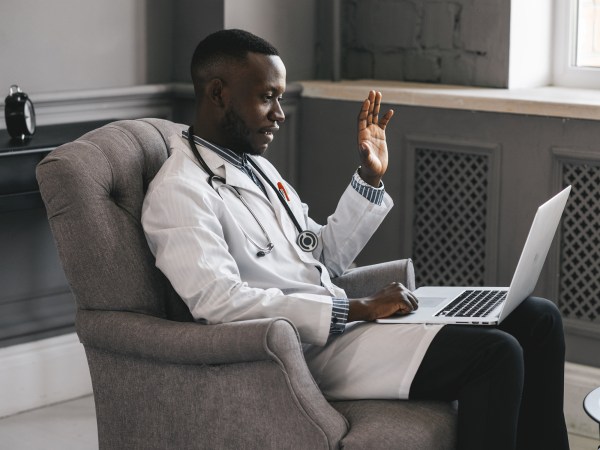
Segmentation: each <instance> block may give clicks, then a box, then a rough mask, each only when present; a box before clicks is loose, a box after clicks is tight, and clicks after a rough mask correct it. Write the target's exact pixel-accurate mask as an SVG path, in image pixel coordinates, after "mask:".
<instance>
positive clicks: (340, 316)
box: [329, 298, 350, 334]
mask: <svg viewBox="0 0 600 450" xmlns="http://www.w3.org/2000/svg"><path fill="white" fill-rule="evenodd" d="M331 300H332V302H333V308H332V309H331V325H330V327H329V333H330V334H342V333H343V332H344V330H345V329H346V322H348V310H349V309H350V305H349V302H348V299H347V298H332V299H331Z"/></svg>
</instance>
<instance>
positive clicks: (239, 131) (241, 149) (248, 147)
mask: <svg viewBox="0 0 600 450" xmlns="http://www.w3.org/2000/svg"><path fill="white" fill-rule="evenodd" d="M222 127H223V130H224V131H225V132H226V133H227V134H228V137H229V140H230V142H231V143H230V147H229V149H230V150H233V151H234V152H236V153H237V154H238V155H242V154H244V153H247V154H249V155H261V154H262V152H261V151H260V150H258V149H255V148H254V147H253V145H252V142H251V141H250V136H251V135H252V133H251V131H250V129H249V128H248V127H247V126H246V123H245V122H244V120H243V119H242V118H241V117H240V116H239V115H238V114H237V113H236V112H235V111H234V110H233V108H229V109H228V110H227V111H226V112H225V117H224V118H223V122H222Z"/></svg>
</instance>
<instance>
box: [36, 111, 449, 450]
mask: <svg viewBox="0 0 600 450" xmlns="http://www.w3.org/2000/svg"><path fill="white" fill-rule="evenodd" d="M181 129H182V126H181V125H177V124H174V123H171V122H168V121H166V120H160V119H141V120H127V121H119V122H114V123H112V124H109V125H106V126H104V127H102V128H99V129H97V130H94V131H92V132H90V133H87V134H86V135H84V136H82V137H81V138H79V139H78V140H76V141H74V142H71V143H68V144H65V145H63V146H61V147H60V148H58V149H56V150H54V151H53V152H52V153H51V154H49V155H48V156H47V157H46V158H45V159H44V160H43V161H42V162H41V163H40V164H39V166H38V168H37V178H38V182H39V185H40V192H41V194H42V197H43V199H44V202H45V205H46V208H47V213H48V218H49V221H50V226H51V229H52V233H53V236H54V238H55V241H56V245H57V248H58V252H59V256H60V259H61V262H62V264H63V268H64V271H65V274H66V276H67V279H68V280H69V283H70V286H71V289H72V291H73V293H74V295H75V298H76V301H77V306H78V310H77V318H76V327H77V333H78V335H79V338H80V340H81V342H82V343H83V345H84V348H85V351H86V356H87V359H88V365H89V368H90V373H91V377H92V385H93V390H94V399H95V404H96V417H97V422H98V440H99V446H100V448H101V449H121V448H122V449H125V448H127V449H154V448H157V449H158V448H161V449H164V448H173V449H188V448H207V449H225V448H246V449H284V448H290V449H292V448H293V449H311V450H312V449H334V448H345V449H366V448H369V449H384V448H399V449H410V450H416V449H424V450H425V449H427V450H430V449H434V448H435V449H452V448H455V441H456V431H455V430H456V414H455V410H454V408H453V406H452V405H451V404H449V403H444V402H439V403H438V402H416V401H381V400H372V401H371V400H363V401H344V402H328V401H327V400H326V399H325V398H324V396H323V395H322V393H321V392H320V391H319V389H318V386H317V385H316V384H315V382H314V380H313V378H312V377H311V374H310V372H309V371H308V368H307V366H306V363H305V361H304V356H303V353H302V349H301V346H300V342H299V338H298V334H297V332H296V330H295V328H294V326H293V324H292V323H290V322H289V321H287V320H285V319H280V318H274V319H262V320H252V321H246V322H236V323H227V324H220V325H200V324H197V323H195V322H193V320H192V317H191V315H190V313H189V311H188V310H187V307H186V306H185V304H184V303H183V301H182V300H181V299H180V298H179V297H178V296H177V294H176V293H175V291H174V290H173V288H172V287H171V285H170V284H169V282H168V281H167V280H166V278H165V277H164V276H163V275H162V273H161V272H160V271H159V270H158V269H157V268H156V267H155V265H154V258H153V256H152V254H151V252H150V250H149V248H148V245H147V243H146V240H145V237H144V233H143V230H142V227H141V224H140V215H141V207H142V201H143V198H144V194H145V192H146V189H147V186H148V184H149V183H150V181H151V180H152V178H153V177H154V175H155V174H156V172H157V171H158V169H159V168H160V166H161V165H162V163H163V162H164V161H165V160H166V158H167V157H168V151H169V147H168V144H167V140H168V136H170V135H171V134H173V133H179V132H180V131H181ZM392 280H398V281H403V282H404V283H405V284H406V285H407V286H408V287H409V288H414V274H413V268H412V262H411V261H410V260H402V261H395V262H391V263H387V264H381V265H377V266H371V267H361V268H357V269H353V270H351V271H348V272H347V273H346V274H344V275H343V276H342V277H340V278H338V279H337V280H336V283H337V284H339V285H340V286H342V287H344V288H346V289H347V291H348V292H349V293H351V294H353V295H357V296H359V295H362V294H363V292H368V290H370V286H372V285H376V286H380V285H382V284H384V283H386V282H388V281H392ZM365 289H366V290H367V291H364V290H365ZM361 290H363V292H361Z"/></svg>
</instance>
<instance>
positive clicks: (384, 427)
mask: <svg viewBox="0 0 600 450" xmlns="http://www.w3.org/2000/svg"><path fill="white" fill-rule="evenodd" d="M331 405H332V406H333V407H334V408H335V409H337V410H338V411H339V412H340V413H342V414H343V415H344V416H345V417H346V419H347V420H348V422H349V424H350V431H349V432H348V434H347V435H346V436H345V437H344V438H343V439H342V442H341V448H343V449H345V450H354V449H356V450H364V449H367V448H368V449H370V450H383V449H403V450H432V449H435V450H445V449H449V450H450V449H454V448H456V407H455V404H453V403H449V402H433V401H414V400H411V401H398V400H354V401H343V402H331ZM432 425H435V426H432Z"/></svg>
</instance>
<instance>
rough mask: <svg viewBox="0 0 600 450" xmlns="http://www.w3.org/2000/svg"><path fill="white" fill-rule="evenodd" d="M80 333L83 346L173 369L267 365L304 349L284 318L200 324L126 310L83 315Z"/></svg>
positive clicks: (78, 315) (80, 313)
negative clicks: (278, 355) (177, 366)
mask: <svg viewBox="0 0 600 450" xmlns="http://www.w3.org/2000/svg"><path fill="white" fill-rule="evenodd" d="M77 334H78V335H79V339H80V341H81V343H82V344H84V345H85V346H90V347H94V348H97V349H100V350H103V351H107V352H112V353H119V354H123V355H127V356H134V357H137V358H149V359H153V360H159V361H161V362H165V363H173V364H209V365H214V364H231V363H238V362H249V361H264V360H272V359H273V358H274V357H275V354H274V352H289V351H291V350H294V349H297V350H299V349H300V341H299V338H298V333H297V332H296V329H295V328H294V326H293V325H292V324H291V323H290V322H288V321H287V320H286V319H281V318H274V319H259V320H248V321H243V322H232V323H224V324H219V325H202V324H198V323H195V322H175V321H170V320H166V319H162V318H159V317H154V316H149V315H145V314H139V313H134V312H127V311H98V310H79V311H78V312H77Z"/></svg>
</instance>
